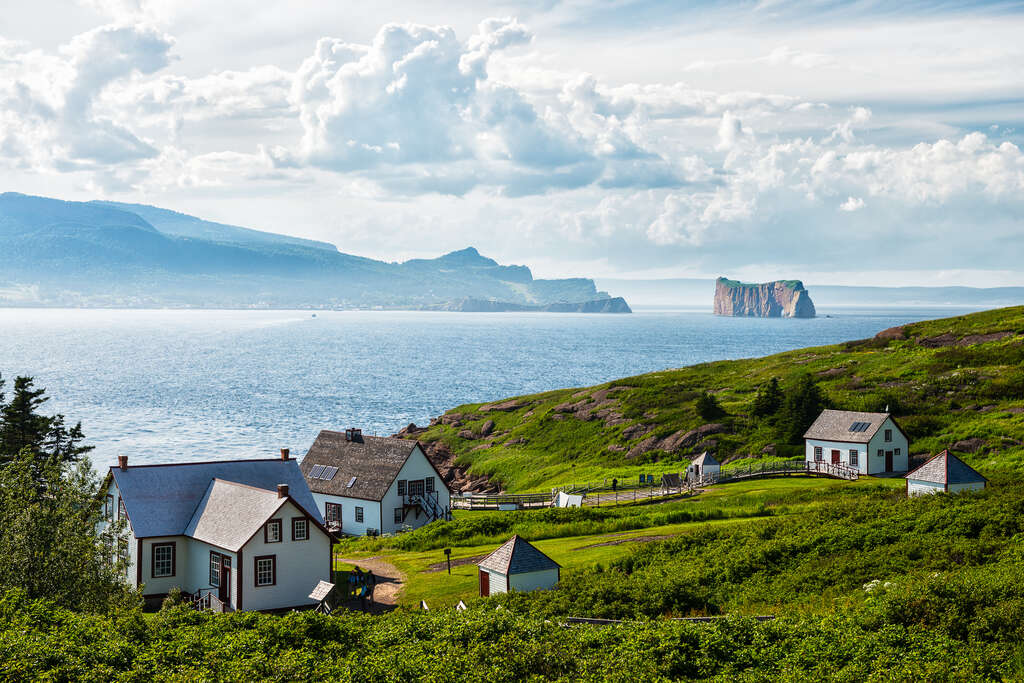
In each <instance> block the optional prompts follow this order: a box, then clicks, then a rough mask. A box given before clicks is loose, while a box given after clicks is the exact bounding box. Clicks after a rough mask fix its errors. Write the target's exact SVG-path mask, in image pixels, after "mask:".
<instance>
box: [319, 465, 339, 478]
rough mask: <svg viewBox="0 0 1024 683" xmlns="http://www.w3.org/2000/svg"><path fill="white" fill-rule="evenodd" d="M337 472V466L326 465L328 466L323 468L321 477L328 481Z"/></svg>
mask: <svg viewBox="0 0 1024 683" xmlns="http://www.w3.org/2000/svg"><path fill="white" fill-rule="evenodd" d="M337 473H338V468H337V467H328V468H326V469H324V473H323V477H322V478H323V479H325V480H326V481H330V480H331V479H334V475H335V474H337Z"/></svg>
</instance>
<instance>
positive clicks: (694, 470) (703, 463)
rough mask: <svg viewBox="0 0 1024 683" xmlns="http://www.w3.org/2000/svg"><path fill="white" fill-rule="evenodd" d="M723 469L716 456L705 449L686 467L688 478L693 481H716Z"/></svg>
mask: <svg viewBox="0 0 1024 683" xmlns="http://www.w3.org/2000/svg"><path fill="white" fill-rule="evenodd" d="M721 471H722V463H720V462H718V460H717V459H715V456H713V455H711V454H710V453H708V452H707V451H704V452H703V453H701V454H700V455H698V456H697V457H696V458H694V459H693V460H691V461H690V465H689V466H688V467H687V468H686V480H687V481H693V482H699V481H715V480H716V479H718V474H719V473H720V472H721Z"/></svg>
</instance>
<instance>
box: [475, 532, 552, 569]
mask: <svg viewBox="0 0 1024 683" xmlns="http://www.w3.org/2000/svg"><path fill="white" fill-rule="evenodd" d="M477 566H478V567H481V568H483V569H489V570H491V571H493V572H498V573H500V574H505V575H506V576H508V575H510V574H526V573H529V572H540V571H544V570H545V569H558V568H559V567H560V566H561V565H559V564H558V563H557V562H555V561H554V560H552V559H551V558H550V557H548V556H547V555H545V554H544V553H542V552H541V551H539V550H537V549H536V548H535V547H533V546H532V545H531V544H530V542H529V541H526V540H523V539H522V538H519V535H518V534H517V535H515V536H513V537H512V538H510V539H508V540H507V541H505V543H504V544H502V545H501V546H500V547H499V548H498V549H497V550H495V551H494V552H492V553H491V554H490V555H488V556H487V557H485V558H484V559H482V560H480V562H479V563H478V564H477Z"/></svg>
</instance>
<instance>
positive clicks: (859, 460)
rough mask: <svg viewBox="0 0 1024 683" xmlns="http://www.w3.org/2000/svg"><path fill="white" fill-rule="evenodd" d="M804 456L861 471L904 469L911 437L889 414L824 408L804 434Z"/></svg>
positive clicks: (809, 460) (906, 466) (814, 460)
mask: <svg viewBox="0 0 1024 683" xmlns="http://www.w3.org/2000/svg"><path fill="white" fill-rule="evenodd" d="M804 449H805V455H804V457H805V459H806V460H807V462H809V463H820V464H829V465H837V466H840V467H849V468H852V469H855V470H857V471H858V472H860V473H861V474H884V473H887V472H906V471H907V470H908V469H909V467H908V464H909V462H910V452H909V451H910V440H909V439H908V438H907V434H906V432H904V431H903V429H902V428H901V427H900V426H899V425H898V424H896V420H894V419H893V417H892V415H890V414H889V413H862V412H856V411H851V410H823V411H821V414H820V415H818V418H817V419H816V420H815V421H814V424H812V425H811V426H810V428H809V429H808V430H807V432H806V433H805V434H804Z"/></svg>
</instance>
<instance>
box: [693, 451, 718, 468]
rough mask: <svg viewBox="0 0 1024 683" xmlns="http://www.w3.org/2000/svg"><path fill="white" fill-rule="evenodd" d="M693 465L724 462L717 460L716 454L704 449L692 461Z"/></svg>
mask: <svg viewBox="0 0 1024 683" xmlns="http://www.w3.org/2000/svg"><path fill="white" fill-rule="evenodd" d="M690 464H691V465H721V464H722V463H720V462H718V461H717V460H715V456H713V455H711V454H710V453H708V452H707V451H704V452H703V453H701V454H700V455H698V456H697V457H696V458H694V459H693V461H692V462H691V463H690Z"/></svg>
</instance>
